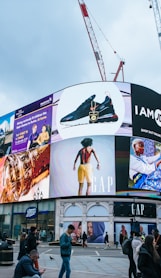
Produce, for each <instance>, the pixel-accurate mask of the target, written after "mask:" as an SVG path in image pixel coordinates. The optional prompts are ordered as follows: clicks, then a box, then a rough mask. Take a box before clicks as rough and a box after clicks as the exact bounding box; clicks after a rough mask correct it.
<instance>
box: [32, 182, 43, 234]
mask: <svg viewBox="0 0 161 278" xmlns="http://www.w3.org/2000/svg"><path fill="white" fill-rule="evenodd" d="M42 199H43V193H42V191H40V188H39V187H38V188H37V190H36V191H35V192H34V200H35V201H36V210H37V216H36V227H37V228H38V220H39V202H40V200H42Z"/></svg>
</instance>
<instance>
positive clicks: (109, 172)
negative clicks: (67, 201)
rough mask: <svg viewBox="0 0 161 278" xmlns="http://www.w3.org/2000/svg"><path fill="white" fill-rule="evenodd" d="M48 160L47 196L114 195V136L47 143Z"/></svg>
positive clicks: (78, 138)
mask: <svg viewBox="0 0 161 278" xmlns="http://www.w3.org/2000/svg"><path fill="white" fill-rule="evenodd" d="M82 144H83V145H84V144H85V145H86V144H87V151H86V147H83V145H82ZM50 163H51V164H50V169H51V171H50V196H51V197H60V196H61V197H63V196H78V195H104V196H107V195H115V192H116V190H115V159H114V136H91V137H88V138H87V137H77V138H72V139H66V140H62V141H59V142H57V143H55V144H52V145H51V161H50ZM53 185H54V186H53Z"/></svg>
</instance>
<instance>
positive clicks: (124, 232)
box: [119, 225, 128, 246]
mask: <svg viewBox="0 0 161 278" xmlns="http://www.w3.org/2000/svg"><path fill="white" fill-rule="evenodd" d="M127 238H128V234H127V230H126V228H125V225H121V231H120V236H119V242H120V245H121V246H122V243H123V241H124V240H125V239H127Z"/></svg>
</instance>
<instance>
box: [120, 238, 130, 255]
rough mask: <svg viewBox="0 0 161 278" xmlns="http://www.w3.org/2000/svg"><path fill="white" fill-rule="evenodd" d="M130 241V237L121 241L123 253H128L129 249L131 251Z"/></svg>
mask: <svg viewBox="0 0 161 278" xmlns="http://www.w3.org/2000/svg"><path fill="white" fill-rule="evenodd" d="M131 242H132V239H130V238H127V239H125V240H124V241H123V243H122V253H123V254H124V255H130V251H131V248H132V246H131Z"/></svg>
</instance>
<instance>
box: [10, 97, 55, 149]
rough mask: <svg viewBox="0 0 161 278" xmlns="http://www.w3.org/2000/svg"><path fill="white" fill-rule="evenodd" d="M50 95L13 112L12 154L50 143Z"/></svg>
mask: <svg viewBox="0 0 161 278" xmlns="http://www.w3.org/2000/svg"><path fill="white" fill-rule="evenodd" d="M52 97H53V96H52V95H50V96H48V97H45V98H43V99H41V100H39V101H36V102H34V103H32V104H30V105H27V106H25V107H23V108H20V109H18V110H17V111H16V112H15V121H14V133H13V142H12V153H17V152H22V151H25V150H29V149H31V148H35V147H38V146H42V145H45V144H49V143H50V136H51V121H52Z"/></svg>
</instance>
